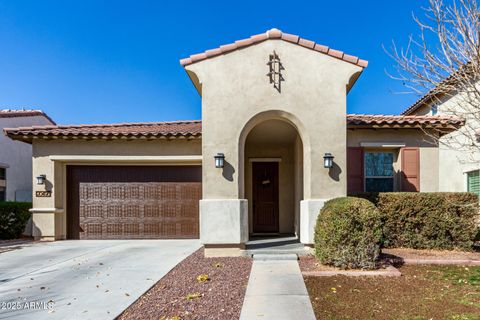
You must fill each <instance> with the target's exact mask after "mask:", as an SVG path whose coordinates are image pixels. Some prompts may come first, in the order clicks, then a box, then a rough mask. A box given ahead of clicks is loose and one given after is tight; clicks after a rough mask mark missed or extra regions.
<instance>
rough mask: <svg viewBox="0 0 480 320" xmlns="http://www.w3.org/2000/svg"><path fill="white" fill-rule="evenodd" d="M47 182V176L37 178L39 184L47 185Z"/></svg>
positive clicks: (42, 175)
mask: <svg viewBox="0 0 480 320" xmlns="http://www.w3.org/2000/svg"><path fill="white" fill-rule="evenodd" d="M45 180H47V175H46V174H41V175H39V176H38V177H37V184H45Z"/></svg>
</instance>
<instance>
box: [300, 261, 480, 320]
mask: <svg viewBox="0 0 480 320" xmlns="http://www.w3.org/2000/svg"><path fill="white" fill-rule="evenodd" d="M399 270H400V272H401V273H402V276H401V277H388V278H387V277H347V276H332V277H304V279H305V284H306V286H307V290H308V293H309V295H310V300H311V302H312V305H313V308H314V311H315V315H316V317H317V319H379V320H387V319H388V320H389V319H418V320H421V319H457V320H460V319H461V320H469V319H472V320H473V319H480V267H471V266H470V267H462V266H418V265H404V266H402V267H400V268H399ZM353 302H354V303H353Z"/></svg>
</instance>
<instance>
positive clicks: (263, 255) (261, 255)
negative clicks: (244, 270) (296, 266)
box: [252, 253, 298, 261]
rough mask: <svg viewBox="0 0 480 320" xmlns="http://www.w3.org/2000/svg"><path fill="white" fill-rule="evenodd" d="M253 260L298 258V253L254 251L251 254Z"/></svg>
mask: <svg viewBox="0 0 480 320" xmlns="http://www.w3.org/2000/svg"><path fill="white" fill-rule="evenodd" d="M252 258H253V260H261V261H267V260H268V261H272V260H282V261H284V260H295V261H296V260H298V255H297V254H294V253H273V254H268V253H255V254H253V255H252Z"/></svg>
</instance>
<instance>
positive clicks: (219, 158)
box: [214, 153, 225, 168]
mask: <svg viewBox="0 0 480 320" xmlns="http://www.w3.org/2000/svg"><path fill="white" fill-rule="evenodd" d="M214 158H215V168H223V166H224V163H225V155H224V154H223V153H217V155H216V156H214Z"/></svg>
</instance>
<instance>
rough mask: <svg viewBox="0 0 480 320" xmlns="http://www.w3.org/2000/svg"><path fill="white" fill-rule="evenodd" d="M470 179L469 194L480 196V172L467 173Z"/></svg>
mask: <svg viewBox="0 0 480 320" xmlns="http://www.w3.org/2000/svg"><path fill="white" fill-rule="evenodd" d="M467 177H468V192H473V193H476V194H477V195H480V171H478V170H477V171H472V172H469V173H467Z"/></svg>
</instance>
